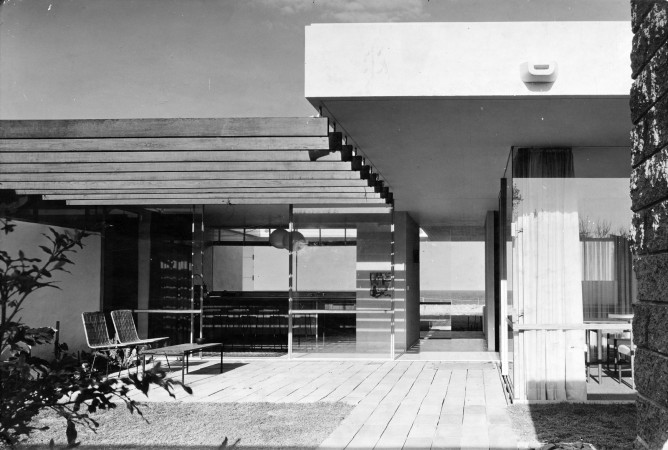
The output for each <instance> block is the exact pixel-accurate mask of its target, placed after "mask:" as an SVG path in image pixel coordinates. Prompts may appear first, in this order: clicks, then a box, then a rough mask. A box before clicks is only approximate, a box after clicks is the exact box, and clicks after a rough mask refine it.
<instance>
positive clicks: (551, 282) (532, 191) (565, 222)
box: [512, 149, 587, 400]
mask: <svg viewBox="0 0 668 450" xmlns="http://www.w3.org/2000/svg"><path fill="white" fill-rule="evenodd" d="M513 175H514V177H515V178H514V179H513V221H514V223H513V227H512V228H513V265H514V267H513V268H514V271H513V272H514V274H515V276H514V277H513V292H514V301H515V304H514V306H515V308H517V311H518V317H519V321H520V323H524V324H564V325H566V324H578V323H582V321H583V308H582V278H583V277H582V275H583V273H582V272H583V268H582V264H581V252H582V248H581V245H580V235H579V220H578V205H577V196H576V187H575V186H574V184H573V183H572V181H573V180H572V177H573V175H574V172H573V158H572V153H571V151H570V149H518V151H517V153H516V155H515V158H514V160H513ZM522 334H523V338H522V339H521V342H520V355H522V366H523V370H522V372H523V373H521V374H519V375H520V377H518V378H519V379H522V380H523V384H524V389H525V393H526V398H527V399H528V400H585V399H586V395H587V394H586V385H585V381H586V380H585V365H584V364H585V362H584V347H585V342H584V333H583V332H582V331H579V330H574V331H563V330H538V331H525V332H524V333H522ZM516 356H519V355H516Z"/></svg>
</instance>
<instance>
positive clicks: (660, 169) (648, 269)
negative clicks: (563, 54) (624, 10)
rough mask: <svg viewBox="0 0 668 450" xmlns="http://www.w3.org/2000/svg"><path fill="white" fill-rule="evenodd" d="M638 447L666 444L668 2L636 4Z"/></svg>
mask: <svg viewBox="0 0 668 450" xmlns="http://www.w3.org/2000/svg"><path fill="white" fill-rule="evenodd" d="M631 11H632V27H633V32H634V37H633V51H632V54H631V69H632V73H633V78H634V82H633V88H632V89H631V105H630V106H631V117H632V120H633V123H634V128H633V131H632V133H631V139H632V164H633V172H632V175H631V199H632V209H633V211H634V216H633V227H634V233H635V253H636V256H635V271H636V275H637V277H638V300H639V302H638V304H637V305H636V307H635V318H634V321H633V333H634V340H635V342H636V345H637V351H636V358H635V381H636V389H637V391H638V397H637V407H638V416H637V431H638V438H637V439H636V448H651V449H660V448H662V447H663V445H664V443H666V442H667V441H668V146H667V144H668V95H666V92H667V91H668V43H667V39H668V1H666V0H662V1H650V0H632V1H631Z"/></svg>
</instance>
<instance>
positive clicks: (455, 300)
mask: <svg viewBox="0 0 668 450" xmlns="http://www.w3.org/2000/svg"><path fill="white" fill-rule="evenodd" d="M420 301H427V302H451V303H452V304H453V305H478V306H482V305H484V304H485V291H427V290H421V291H420Z"/></svg>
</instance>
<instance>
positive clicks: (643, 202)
mask: <svg viewBox="0 0 668 450" xmlns="http://www.w3.org/2000/svg"><path fill="white" fill-rule="evenodd" d="M666 196H668V147H666V148H664V149H663V150H661V151H660V152H658V153H656V154H655V155H653V157H652V158H651V159H648V160H647V161H645V162H644V163H642V164H641V165H639V166H638V167H636V168H635V169H633V172H631V202H632V203H633V208H632V209H633V210H634V211H637V210H639V209H641V208H646V207H648V206H650V205H652V204H653V203H656V202H657V201H659V200H661V199H664V198H666Z"/></svg>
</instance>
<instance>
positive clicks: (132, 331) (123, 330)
mask: <svg viewBox="0 0 668 450" xmlns="http://www.w3.org/2000/svg"><path fill="white" fill-rule="evenodd" d="M111 321H112V322H113V323H114V329H115V330H116V339H118V341H119V342H120V343H121V344H123V345H126V346H128V347H132V348H133V349H134V350H135V355H136V357H137V368H138V369H137V370H139V354H140V349H139V347H150V346H151V344H155V343H158V342H163V341H166V340H167V339H169V337H159V338H150V339H140V338H139V335H138V334H137V327H136V326H135V320H134V318H133V317H132V311H130V310H129V309H119V310H116V311H112V312H111ZM165 359H167V357H166V356H165ZM167 366H168V367H170V364H169V360H168V359H167ZM170 368H171V367H170Z"/></svg>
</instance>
